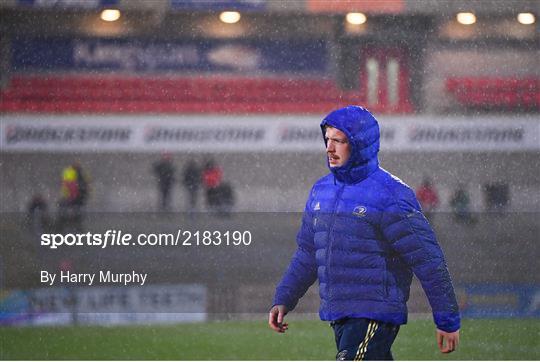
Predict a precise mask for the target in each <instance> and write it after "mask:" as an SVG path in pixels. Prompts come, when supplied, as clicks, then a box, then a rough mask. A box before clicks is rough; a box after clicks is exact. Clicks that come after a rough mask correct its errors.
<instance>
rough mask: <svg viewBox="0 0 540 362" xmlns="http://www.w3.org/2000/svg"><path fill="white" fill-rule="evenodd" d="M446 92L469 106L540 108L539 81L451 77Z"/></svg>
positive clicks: (532, 79) (529, 79)
mask: <svg viewBox="0 0 540 362" xmlns="http://www.w3.org/2000/svg"><path fill="white" fill-rule="evenodd" d="M446 89H447V90H448V92H449V93H451V94H452V95H453V96H454V97H455V99H456V100H457V101H458V102H459V103H460V104H461V105H463V106H466V107H496V108H506V109H515V108H536V109H538V108H539V107H540V79H539V78H525V79H517V78H449V79H447V81H446Z"/></svg>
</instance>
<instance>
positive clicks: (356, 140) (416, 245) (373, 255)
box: [268, 106, 460, 360]
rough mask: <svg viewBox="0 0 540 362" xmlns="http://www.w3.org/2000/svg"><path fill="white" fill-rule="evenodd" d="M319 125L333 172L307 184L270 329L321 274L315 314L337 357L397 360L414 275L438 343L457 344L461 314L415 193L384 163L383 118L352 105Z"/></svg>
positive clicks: (281, 328)
mask: <svg viewBox="0 0 540 362" xmlns="http://www.w3.org/2000/svg"><path fill="white" fill-rule="evenodd" d="M321 129H322V132H323V136H324V141H325V144H326V152H327V155H328V166H329V168H330V171H331V173H330V174H328V175H326V176H324V177H322V178H321V179H319V180H318V181H317V182H316V183H315V184H314V185H313V188H312V189H311V192H310V196H309V198H308V201H307V203H306V207H305V210H304V215H303V218H302V225H301V228H300V231H299V232H298V235H297V245H298V248H297V250H296V253H295V254H294V256H293V258H292V260H291V263H290V265H289V267H288V269H287V271H286V272H285V275H284V276H283V278H282V280H281V282H280V283H279V285H278V286H277V288H276V293H275V297H274V302H273V307H272V309H271V310H270V314H269V319H268V323H269V325H270V327H271V328H272V329H274V330H275V331H277V332H280V333H284V332H285V331H286V330H287V329H288V324H287V323H284V322H283V320H284V316H285V315H286V314H287V313H288V312H290V311H292V310H293V309H294V307H295V306H296V304H297V303H298V300H299V299H300V298H301V297H302V296H303V295H304V294H305V292H306V291H307V289H308V288H309V287H310V286H311V285H312V284H313V283H314V282H315V280H316V279H317V278H318V279H319V294H320V297H321V305H320V310H319V315H320V318H321V319H322V320H325V321H330V322H331V325H332V326H333V328H334V332H335V336H336V345H337V349H338V354H337V356H336V359H338V360H353V359H355V360H362V359H365V360H373V359H392V354H391V352H390V348H391V346H392V343H393V342H394V339H395V337H396V335H397V332H398V330H399V326H400V325H402V324H405V323H406V322H407V305H406V302H407V300H408V299H409V290H410V285H411V281H412V276H413V273H414V274H415V275H416V276H417V277H418V279H419V280H420V282H421V284H422V287H423V289H424V291H425V293H426V295H427V297H428V300H429V303H430V305H431V308H432V311H433V318H434V321H435V324H436V327H437V332H436V335H437V343H438V346H439V349H440V350H441V352H443V353H448V352H452V351H453V350H454V349H455V348H456V347H457V345H458V342H459V328H460V317H459V310H458V306H457V302H456V297H455V294H454V289H453V286H452V281H451V279H450V275H449V273H448V269H447V267H446V262H445V260H444V256H443V253H442V251H441V248H440V247H439V245H438V243H437V240H436V238H435V234H434V233H433V230H432V229H431V227H430V225H429V223H428V222H427V220H426V218H425V217H424V215H423V214H422V212H421V209H420V206H419V204H418V202H417V200H416V197H415V195H414V192H413V191H412V190H411V189H410V188H409V187H408V186H407V185H406V184H404V183H403V182H402V181H401V180H400V179H398V178H397V177H395V176H393V175H391V174H390V173H388V172H387V171H385V170H384V169H382V168H380V167H379V162H378V158H377V154H378V152H379V138H380V133H379V125H378V123H377V121H376V120H375V118H374V117H373V115H372V114H371V113H369V112H368V111H367V110H366V109H364V108H362V107H358V106H348V107H345V108H342V109H338V110H336V111H334V112H332V113H330V114H329V115H328V116H326V118H325V119H324V120H323V121H322V123H321Z"/></svg>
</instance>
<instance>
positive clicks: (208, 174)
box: [202, 159, 223, 211]
mask: <svg viewBox="0 0 540 362" xmlns="http://www.w3.org/2000/svg"><path fill="white" fill-rule="evenodd" d="M222 180H223V171H222V170H221V167H219V166H218V165H217V164H216V162H215V161H214V160H213V159H208V160H207V161H206V163H205V165H204V169H203V172H202V182H203V185H204V189H205V193H206V205H207V207H208V209H209V210H210V211H218V210H217V209H218V207H219V205H220V186H221V181H222Z"/></svg>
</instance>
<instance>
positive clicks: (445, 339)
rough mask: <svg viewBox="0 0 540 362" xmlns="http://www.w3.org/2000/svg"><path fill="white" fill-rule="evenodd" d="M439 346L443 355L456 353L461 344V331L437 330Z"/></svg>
mask: <svg viewBox="0 0 540 362" xmlns="http://www.w3.org/2000/svg"><path fill="white" fill-rule="evenodd" d="M437 344H438V345H439V349H440V350H441V352H442V353H450V352H454V351H455V350H456V348H457V346H458V344H459V330H457V331H455V332H445V331H441V330H440V329H437Z"/></svg>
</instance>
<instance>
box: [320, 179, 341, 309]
mask: <svg viewBox="0 0 540 362" xmlns="http://www.w3.org/2000/svg"><path fill="white" fill-rule="evenodd" d="M344 188H345V185H341V186H340V187H339V189H338V191H337V193H336V200H335V202H334V207H333V209H332V222H331V224H330V227H329V228H328V235H327V238H328V245H327V248H328V252H327V253H326V270H325V272H326V294H327V295H328V296H329V299H330V275H329V272H328V270H329V266H330V259H331V256H332V239H331V238H330V235H331V234H332V231H333V229H334V224H335V223H336V213H337V209H338V206H339V199H340V197H341V194H342V193H343V190H344ZM329 302H330V300H329ZM330 305H331V303H328V309H329V310H328V314H331V313H330V312H331V308H330Z"/></svg>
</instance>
